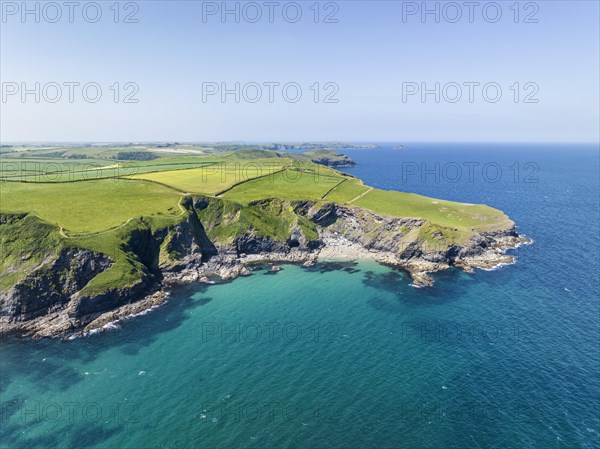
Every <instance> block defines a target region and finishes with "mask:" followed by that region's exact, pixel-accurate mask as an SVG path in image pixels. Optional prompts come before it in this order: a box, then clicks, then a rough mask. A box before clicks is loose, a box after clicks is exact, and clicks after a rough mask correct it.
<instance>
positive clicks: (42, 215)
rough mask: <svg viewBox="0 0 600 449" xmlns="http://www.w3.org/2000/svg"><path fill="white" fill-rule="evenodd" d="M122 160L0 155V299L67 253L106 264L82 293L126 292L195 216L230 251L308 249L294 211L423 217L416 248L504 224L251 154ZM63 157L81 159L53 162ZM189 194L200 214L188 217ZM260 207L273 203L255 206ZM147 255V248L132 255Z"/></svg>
mask: <svg viewBox="0 0 600 449" xmlns="http://www.w3.org/2000/svg"><path fill="white" fill-rule="evenodd" d="M186 148H188V147H186ZM195 148H196V149H198V150H199V149H200V147H195ZM120 150H125V151H126V152H128V153H129V154H131V152H132V151H138V152H142V151H145V150H144V148H143V147H137V146H132V145H129V146H123V147H114V148H96V147H81V148H79V147H77V148H70V149H68V150H66V151H65V150H64V149H60V148H59V149H57V148H55V147H52V148H37V149H36V148H27V147H25V148H18V147H14V148H11V149H10V150H9V151H5V150H4V149H3V151H2V154H1V157H0V169H1V171H0V175H1V180H0V213H2V215H0V246H1V249H2V254H1V260H0V262H1V263H0V278H1V280H0V290H6V289H7V288H10V287H11V286H12V285H14V284H15V283H16V282H17V281H19V280H21V279H23V278H24V276H26V274H27V273H28V272H29V271H30V270H33V269H35V268H36V267H38V266H40V264H43V263H44V261H47V260H52V258H54V257H57V255H58V253H59V251H60V250H61V248H65V247H76V248H84V249H87V250H90V251H94V252H98V253H103V254H106V255H107V256H109V257H110V258H111V260H113V261H114V264H113V265H112V266H111V267H110V268H109V269H108V270H106V271H104V272H102V273H101V274H100V275H98V276H96V277H95V278H94V279H93V280H92V281H90V282H89V283H88V284H87V285H86V287H85V292H88V293H89V292H105V291H107V290H110V289H114V288H115V287H116V286H117V287H118V286H126V285H128V286H131V285H134V284H136V283H139V282H141V280H142V279H144V277H145V276H147V273H148V269H149V267H150V266H152V265H153V264H167V265H168V264H170V263H173V262H174V261H176V260H177V254H179V252H180V251H181V249H177V248H175V247H174V248H171V247H169V242H170V241H171V239H172V238H173V235H174V233H175V234H176V233H177V232H178V231H177V230H176V227H174V226H173V225H176V224H178V223H180V222H182V221H183V220H185V219H188V218H190V217H191V216H192V215H194V214H195V215H196V216H197V218H198V220H199V222H200V223H201V224H202V226H203V227H204V228H205V229H206V232H207V235H208V236H209V238H210V239H211V241H213V242H216V243H219V244H225V245H229V244H231V243H232V242H233V241H234V240H235V238H236V237H237V236H238V235H240V234H243V233H246V232H248V231H250V232H252V233H253V234H255V235H256V236H263V237H268V238H273V239H276V240H277V241H283V242H285V241H286V239H287V238H288V237H289V235H290V230H292V229H301V231H302V233H303V235H304V236H305V238H307V239H309V240H316V239H317V238H318V229H317V227H316V225H315V223H313V222H312V221H310V220H309V219H308V218H307V217H306V216H303V215H301V214H297V213H296V212H295V207H304V206H305V205H298V204H293V203H292V202H293V201H311V202H315V203H318V204H320V205H322V204H325V203H327V202H335V203H338V204H343V205H346V206H347V207H357V208H363V209H367V210H370V211H373V212H375V213H379V214H383V215H389V216H393V217H416V218H422V219H425V220H427V222H426V224H425V225H423V226H422V227H420V228H419V230H418V231H416V230H415V233H417V232H418V236H416V235H415V236H414V237H418V238H419V239H421V240H423V241H425V242H437V241H438V240H439V238H440V237H442V239H443V240H444V242H445V244H450V243H453V242H461V241H465V240H466V239H469V238H470V236H471V235H472V229H473V228H478V229H486V230H488V229H489V230H491V229H494V228H498V227H506V226H507V225H510V224H512V222H510V220H509V219H508V218H507V217H506V216H505V215H504V214H503V213H502V212H501V211H499V210H496V209H493V208H491V207H488V206H485V205H472V204H463V203H456V202H449V201H443V200H437V199H433V198H427V197H424V196H420V195H415V194H411V193H403V192H396V191H383V190H378V189H373V188H371V187H369V186H366V185H364V184H363V183H362V182H361V181H360V180H358V179H356V178H353V177H352V176H350V175H347V174H345V173H342V172H339V171H336V170H334V169H332V168H329V167H325V166H323V165H317V164H315V163H313V162H311V161H310V160H307V156H302V157H298V156H297V155H294V154H289V155H287V154H282V153H277V152H273V151H267V150H264V149H261V148H256V149H244V150H239V151H222V152H219V153H211V152H210V151H209V154H207V155H206V156H199V155H198V154H197V153H196V154H186V155H180V156H175V155H173V154H171V153H168V154H164V155H162V154H161V155H160V157H158V158H156V159H153V160H147V161H126V160H115V159H114V155H115V154H119V151H120ZM169 151H170V150H169ZM194 151H195V150H194ZM207 151H208V150H207ZM65 152H69V154H77V155H80V156H81V155H86V156H88V158H87V159H75V160H74V159H70V158H65V157H64V156H61V157H52V156H53V155H56V154H59V155H63V154H64V153H65ZM158 153H160V151H158V150H157V154H158ZM318 154H320V155H322V154H323V152H319V153H318ZM111 157H112V159H111ZM132 170H133V171H132ZM192 195H195V196H196V199H197V200H198V199H200V197H202V201H207V202H208V204H209V205H208V206H206V207H204V208H199V209H196V208H195V207H194V206H193V201H194V198H193V197H192ZM268 199H274V200H273V201H261V200H268ZM157 231H160V232H161V233H162V235H163V237H162V238H164V241H163V243H161V246H160V256H159V260H152V261H149V260H145V259H144V255H143V253H144V249H143V248H140V247H139V245H140V244H139V243H136V242H137V241H138V239H139V237H138V236H142V235H150V234H152V233H154V232H157ZM134 236H136V237H134ZM146 244H148V245H151V244H152V243H151V242H146V243H143V244H142V246H144V245H146Z"/></svg>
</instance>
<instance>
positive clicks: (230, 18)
mask: <svg viewBox="0 0 600 449" xmlns="http://www.w3.org/2000/svg"><path fill="white" fill-rule="evenodd" d="M26 8H27V9H28V10H29V11H30V12H29V13H26V14H25V15H23V12H24V11H23V9H24V8H23V4H22V2H21V1H18V2H2V22H1V23H0V26H1V30H0V38H1V40H0V79H1V82H2V102H1V103H0V140H1V141H2V142H3V143H5V142H6V143H9V142H22V141H26V142H69V141H71V142H76V141H93V142H122V141H126V142H133V141H178V142H210V141H247V142H256V141H261V142H264V141H286V142H298V141H325V140H337V141H377V142H380V141H396V142H415V141H459V142H471V141H473V142H481V141H491V142H504V141H512V142H598V140H599V133H600V131H599V126H600V125H599V123H600V111H599V109H600V95H599V78H600V69H599V57H600V56H599V55H600V48H599V47H600V43H599V42H600V34H599V15H600V11H599V2H597V1H581V2H576V1H565V2H562V1H539V2H518V3H517V2H514V1H499V2H471V3H469V2H428V3H427V4H424V3H423V2H402V1H338V2H318V3H317V2H315V1H299V2H279V1H273V2H268V1H265V2H227V3H223V2H200V1H186V2H183V1H182V2H180V1H169V2H162V1H139V2H120V3H116V4H115V2H113V1H107V2H102V1H101V2H97V3H94V2H78V1H75V2H73V6H68V5H65V3H64V2H63V1H57V2H27V3H26ZM224 11H225V12H227V11H230V12H229V13H227V14H225V15H224V16H223V14H222V13H223V12H224ZM428 11H429V12H428ZM423 13H425V14H424V15H423ZM99 14H100V15H99ZM259 14H260V16H259ZM299 14H301V15H299ZM223 93H225V94H224V95H223Z"/></svg>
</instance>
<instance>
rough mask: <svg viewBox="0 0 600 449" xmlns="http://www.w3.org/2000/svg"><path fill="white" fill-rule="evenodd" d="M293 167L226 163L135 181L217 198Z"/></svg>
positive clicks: (279, 162) (276, 162)
mask: <svg viewBox="0 0 600 449" xmlns="http://www.w3.org/2000/svg"><path fill="white" fill-rule="evenodd" d="M290 163H291V161H290V160H286V159H282V158H267V159H256V160H250V161H247V160H245V161H238V160H225V161H222V162H219V163H215V164H211V165H207V166H206V167H202V168H198V169H191V170H181V171H180V170H169V171H162V172H159V173H147V174H140V175H134V176H131V178H133V179H147V180H150V181H155V182H160V183H163V184H166V185H169V186H172V187H174V188H176V189H179V190H182V191H185V192H189V193H204V194H208V195H216V194H218V193H220V192H223V191H224V190H226V189H228V188H230V187H232V186H234V185H235V184H239V183H241V182H245V181H248V180H250V179H254V178H258V177H261V176H265V177H272V176H274V173H276V172H277V171H278V170H281V169H282V167H283V166H284V165H287V164H290Z"/></svg>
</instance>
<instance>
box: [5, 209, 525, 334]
mask: <svg viewBox="0 0 600 449" xmlns="http://www.w3.org/2000/svg"><path fill="white" fill-rule="evenodd" d="M271 205H272V204H270V203H265V207H269V206H271ZM259 206H260V204H259ZM193 207H194V208H195V209H196V210H198V209H200V208H201V207H207V205H206V200H203V199H198V200H197V201H196V202H195V203H194V204H193ZM291 207H293V208H294V212H295V213H296V214H297V215H298V216H299V217H303V219H310V220H311V222H312V223H315V226H317V227H318V236H317V238H314V237H313V238H312V239H308V238H306V236H305V233H303V231H302V229H300V228H294V229H291V230H290V233H289V236H288V238H287V241H283V242H282V241H280V240H276V239H273V238H270V237H260V236H257V235H256V234H255V233H254V232H252V231H251V230H249V231H247V232H243V233H240V234H239V235H237V236H236V237H235V239H234V240H233V242H230V243H227V244H219V243H218V242H216V241H214V242H213V241H211V240H210V239H209V238H208V236H207V233H206V231H205V230H204V228H203V226H202V225H201V224H200V223H198V222H196V221H193V220H192V219H190V220H189V221H183V222H182V223H180V224H179V225H177V226H175V227H174V228H172V229H170V231H169V232H171V236H170V240H168V243H169V245H171V246H172V248H175V249H176V250H177V251H179V253H180V254H182V257H180V258H178V259H177V260H176V261H170V262H169V263H168V264H163V265H159V266H157V267H156V269H155V270H154V271H151V270H148V271H147V273H146V274H145V275H144V276H143V278H142V279H140V280H139V281H138V282H136V283H135V284H133V285H131V286H129V287H120V288H119V287H116V288H114V289H113V290H110V291H107V292H104V293H98V294H94V295H91V294H85V293H83V291H82V289H83V287H84V286H85V285H86V283H87V282H88V281H89V279H92V278H93V277H94V276H96V275H97V274H98V273H101V272H103V271H105V270H107V269H108V267H110V264H111V261H110V260H108V259H107V258H106V257H105V256H103V255H101V254H97V253H92V252H90V251H87V250H83V249H69V250H68V251H66V252H64V253H61V254H60V255H59V256H58V257H57V258H56V259H55V260H52V261H49V262H48V263H47V265H46V266H45V267H44V268H45V269H44V270H35V271H33V272H32V273H31V274H30V275H28V277H27V278H26V279H25V280H24V281H23V282H21V283H19V284H17V285H15V287H14V288H13V289H12V290H11V291H9V292H8V293H2V294H0V335H6V334H18V335H26V336H31V337H34V338H44V337H63V338H65V337H66V338H69V337H73V336H82V335H87V334H89V333H90V332H96V331H98V330H100V329H103V328H105V327H107V326H110V325H111V323H114V322H116V321H119V320H123V319H126V318H127V317H130V316H133V315H137V314H140V313H145V312H146V311H148V310H152V309H153V308H156V307H158V306H160V305H161V304H163V303H164V302H165V300H166V298H167V295H168V294H167V292H168V291H169V289H171V288H173V287H175V286H177V285H181V284H189V283H214V282H215V281H227V280H232V279H235V278H237V277H240V276H249V275H251V274H252V271H251V270H250V269H249V268H250V267H251V266H252V265H255V264H261V263H262V264H264V263H270V264H277V265H278V264H302V265H304V266H307V267H309V266H312V265H314V264H316V263H317V262H318V261H319V260H362V259H369V260H374V261H376V262H378V263H381V264H384V265H387V266H391V267H395V268H397V269H401V270H403V271H405V272H407V273H408V274H409V275H410V277H411V279H412V284H411V285H413V286H415V287H428V286H431V285H433V279H432V277H431V273H435V272H438V271H442V270H446V269H448V268H450V267H455V268H459V269H462V270H465V271H473V270H474V269H476V268H480V269H494V268H496V267H499V266H502V265H506V264H511V263H513V262H514V256H511V255H507V254H506V251H507V250H509V249H512V248H516V247H518V246H520V245H522V244H527V243H531V240H529V239H527V238H525V237H521V236H519V235H518V234H517V232H516V230H515V227H514V223H512V222H511V221H510V220H507V222H506V224H505V225H504V227H503V228H500V229H495V230H492V231H473V234H472V236H471V237H470V238H469V240H468V241H466V242H463V243H461V244H460V245H459V244H452V243H449V242H446V240H445V239H443V237H441V238H440V239H439V242H438V243H439V244H436V245H432V244H427V242H426V241H425V240H423V239H421V238H418V237H412V236H418V235H420V234H419V231H420V230H421V229H422V226H423V225H424V223H425V221H424V220H422V219H418V218H393V217H387V216H382V215H378V214H375V213H372V212H369V211H366V210H362V209H358V208H351V207H344V206H338V205H335V204H334V203H329V204H327V205H325V206H317V205H315V204H312V203H305V202H299V203H294V204H292V205H291ZM304 217H305V218H304ZM207 225H208V224H207ZM136 239H137V243H136V245H137V246H139V247H140V248H144V251H145V254H146V256H148V258H150V255H151V254H156V253H158V251H161V245H162V247H163V248H164V242H165V241H166V240H165V239H166V235H165V234H164V232H163V231H160V232H158V233H149V234H146V235H145V237H144V236H143V235H142V234H140V235H139V236H137V237H136ZM153 251H154V252H153ZM277 269H278V268H277V267H273V269H272V270H273V271H277ZM46 273H53V274H52V275H51V277H49V275H48V274H46ZM65 279H68V282H66V283H65V281H64V280H65Z"/></svg>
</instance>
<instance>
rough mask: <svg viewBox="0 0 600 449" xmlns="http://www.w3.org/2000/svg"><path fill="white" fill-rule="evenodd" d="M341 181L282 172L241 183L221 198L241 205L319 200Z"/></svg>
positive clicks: (293, 171)
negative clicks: (275, 201) (270, 201)
mask: <svg viewBox="0 0 600 449" xmlns="http://www.w3.org/2000/svg"><path fill="white" fill-rule="evenodd" d="M341 179H342V178H341V177H331V176H319V175H317V174H315V173H307V172H302V171H298V170H284V171H282V172H279V173H275V174H274V175H271V176H264V177H262V178H260V179H255V180H252V181H248V182H245V183H242V184H240V185H238V186H236V187H234V188H233V189H231V190H229V191H228V192H226V193H225V194H224V195H223V197H224V198H227V199H230V200H233V201H238V202H241V203H248V202H250V201H256V200H260V199H265V198H281V199H284V200H320V199H321V198H322V197H323V196H324V195H325V193H327V191H328V190H329V189H331V188H332V187H333V186H334V185H335V184H337V183H338V182H339V181H340V180H341Z"/></svg>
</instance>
